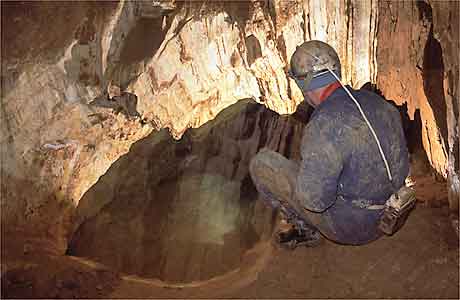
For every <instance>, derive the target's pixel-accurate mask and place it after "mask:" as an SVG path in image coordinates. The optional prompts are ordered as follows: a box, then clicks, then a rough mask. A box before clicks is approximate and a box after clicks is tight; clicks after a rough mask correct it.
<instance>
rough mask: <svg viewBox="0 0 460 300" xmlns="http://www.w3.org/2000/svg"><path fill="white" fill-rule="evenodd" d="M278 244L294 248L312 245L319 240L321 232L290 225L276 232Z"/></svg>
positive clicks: (316, 243)
mask: <svg viewBox="0 0 460 300" xmlns="http://www.w3.org/2000/svg"><path fill="white" fill-rule="evenodd" d="M276 238H277V242H278V244H279V245H280V246H281V247H283V248H287V249H291V250H293V249H295V248H297V247H299V246H305V247H314V246H317V245H319V243H320V242H321V234H320V233H319V231H318V230H317V229H314V228H310V227H304V228H300V227H299V226H295V225H292V227H291V228H289V229H288V230H284V231H279V232H278V233H277V236H276Z"/></svg>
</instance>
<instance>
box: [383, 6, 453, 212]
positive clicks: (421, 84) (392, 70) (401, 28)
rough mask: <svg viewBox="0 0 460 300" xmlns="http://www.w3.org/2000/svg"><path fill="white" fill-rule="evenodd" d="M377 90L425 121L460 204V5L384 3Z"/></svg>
mask: <svg viewBox="0 0 460 300" xmlns="http://www.w3.org/2000/svg"><path fill="white" fill-rule="evenodd" d="M378 10H379V20H378V22H379V25H378V27H379V30H378V35H377V43H378V47H377V64H378V73H377V82H376V83H377V86H378V88H379V89H380V90H381V91H382V93H383V94H384V95H385V97H386V98H387V99H392V100H394V101H395V102H396V103H397V104H399V105H401V104H404V103H406V104H407V108H408V113H409V116H410V117H411V118H412V119H413V118H414V114H415V112H416V111H417V110H419V112H420V116H421V120H422V143H423V148H424V149H425V152H426V154H427V157H428V159H429V161H430V164H431V165H432V167H433V168H434V169H435V171H436V173H437V174H439V175H440V176H439V177H443V178H447V179H448V181H449V184H448V185H449V201H450V206H451V208H452V210H458V199H459V169H458V168H459V167H458V166H459V153H458V152H459V150H458V149H459V148H458V116H459V115H458V104H459V86H458V82H459V61H458V51H459V46H460V45H459V2H458V1H429V2H427V1H418V2H415V1H414V2H411V1H379V7H378Z"/></svg>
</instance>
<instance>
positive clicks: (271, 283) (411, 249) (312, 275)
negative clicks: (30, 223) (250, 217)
mask: <svg viewBox="0 0 460 300" xmlns="http://www.w3.org/2000/svg"><path fill="white" fill-rule="evenodd" d="M416 190H417V195H418V199H419V203H418V205H417V208H416V209H415V210H414V211H413V212H412V214H411V215H410V217H409V219H408V221H407V223H406V224H405V226H404V227H403V228H402V229H401V230H400V231H399V232H398V233H397V234H395V235H394V236H392V237H383V238H381V239H380V240H378V241H375V242H373V243H370V244H368V245H365V246H359V247H355V246H342V245H337V244H334V243H332V242H329V241H327V240H324V241H323V242H322V244H321V245H319V246H318V247H315V248H302V247H300V248H297V249H295V250H294V251H291V250H285V249H280V248H279V247H277V246H275V245H274V244H273V243H272V242H262V243H260V244H258V245H257V246H256V247H255V248H253V249H252V250H250V251H249V253H248V254H247V255H246V257H245V258H244V259H243V261H242V264H241V267H240V268H239V269H237V270H234V271H232V272H230V273H228V274H225V275H221V276H220V277H217V278H213V279H211V280H207V281H204V282H196V283H193V282H192V283H188V284H184V285H180V284H176V285H165V283H164V282H160V281H156V280H151V279H143V278H139V277H135V276H127V275H124V274H120V273H117V272H114V271H112V270H110V269H109V268H107V267H105V266H103V265H100V264H97V263H94V262H92V261H88V260H85V259H82V258H77V257H71V256H62V255H52V254H50V253H52V249H49V247H51V246H49V245H48V244H47V243H46V241H43V240H42V241H40V243H41V244H36V243H34V242H33V239H27V238H26V237H27V236H28V235H27V234H26V233H17V232H16V233H14V236H10V235H9V234H4V236H2V262H1V263H2V270H1V271H2V272H1V274H2V278H1V284H2V298H38V297H46V298H221V297H227V298H228V297H232V298H235V297H236V298H329V297H332V298H356V297H360V298H387V297H389V298H456V299H458V298H459V248H458V247H459V244H458V242H459V241H458V234H457V233H456V232H455V230H454V228H453V226H452V224H451V220H450V218H449V216H448V209H447V207H446V206H445V205H443V201H444V200H445V196H446V195H445V184H443V183H439V182H436V181H435V180H434V179H433V178H432V177H431V176H425V177H421V178H417V180H416ZM26 242H27V244H28V245H29V246H28V247H27V248H26V247H25V246H24V245H25V243H26Z"/></svg>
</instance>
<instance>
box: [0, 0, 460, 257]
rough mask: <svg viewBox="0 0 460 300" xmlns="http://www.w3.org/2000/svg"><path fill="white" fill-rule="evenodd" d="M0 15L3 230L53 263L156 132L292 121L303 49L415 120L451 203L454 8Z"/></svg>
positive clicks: (214, 5) (90, 7)
mask: <svg viewBox="0 0 460 300" xmlns="http://www.w3.org/2000/svg"><path fill="white" fill-rule="evenodd" d="M1 7H2V74H1V76H2V100H1V101H2V103H1V104H2V105H1V119H0V124H1V126H0V128H1V131H0V132H1V134H0V143H1V146H2V147H1V158H2V183H1V184H2V199H1V208H2V222H3V223H5V224H7V225H8V226H6V227H5V228H9V229H11V228H14V226H24V225H30V226H31V227H32V228H34V229H37V230H36V232H37V234H38V233H40V234H43V235H44V236H46V238H52V239H55V240H56V243H57V246H58V247H59V249H60V250H61V252H62V251H63V250H64V249H65V245H66V242H67V240H66V239H67V234H68V231H69V230H70V228H72V226H71V225H72V224H71V223H72V221H71V219H70V216H71V215H72V214H73V212H74V210H75V208H76V206H77V205H78V203H79V202H80V199H81V198H82V196H83V195H84V194H85V192H86V191H88V190H89V189H90V188H91V186H93V185H94V184H95V183H96V182H97V180H98V179H99V178H100V177H101V176H102V175H103V174H104V173H105V172H106V171H107V170H108V169H109V167H110V166H111V164H112V163H113V162H115V161H116V160H117V159H119V158H120V157H121V156H122V155H124V154H125V153H127V152H128V151H129V149H130V147H131V145H132V144H133V143H134V142H136V141H138V140H140V139H141V138H143V137H145V136H147V135H148V134H150V133H151V132H152V130H153V129H155V128H168V129H169V131H170V133H171V134H172V135H173V136H174V137H175V138H180V137H181V136H182V135H183V134H184V132H185V130H186V129H187V128H190V127H199V126H201V125H202V124H204V123H206V122H207V121H209V120H211V119H213V118H214V117H215V116H216V115H217V114H218V113H219V112H220V111H221V110H222V109H224V108H226V107H228V106H229V105H231V104H233V103H235V102H237V101H239V100H240V99H243V98H253V99H256V101H258V102H260V103H264V104H265V105H266V106H267V107H268V108H270V109H272V110H274V111H276V112H278V113H281V114H283V113H292V112H293V111H294V110H295V109H296V106H297V104H298V103H299V102H300V101H301V98H302V97H301V94H300V92H299V90H298V89H297V87H296V86H295V84H294V82H293V81H292V80H290V79H288V78H287V77H286V71H287V67H288V60H289V57H290V55H291V54H292V53H293V51H294V50H295V46H296V45H298V44H300V43H301V42H303V41H304V40H309V39H321V40H325V41H327V42H330V43H331V44H332V45H333V46H334V47H335V48H336V49H337V51H338V53H339V55H340V57H341V59H342V62H343V65H344V67H343V69H344V74H343V76H344V79H345V81H346V82H349V83H351V84H352V85H354V86H361V85H362V84H363V83H365V82H368V81H370V82H372V83H377V84H378V87H379V88H380V89H381V90H382V91H383V92H384V94H385V96H386V97H387V98H389V99H394V100H395V101H396V102H398V103H403V102H407V103H408V106H409V111H410V113H411V114H413V113H414V112H415V110H416V109H420V111H421V116H422V121H423V145H424V147H425V149H426V151H427V153H428V157H429V160H430V163H431V164H432V166H433V167H434V168H435V169H436V170H437V172H439V173H440V174H441V175H442V176H444V177H448V178H449V181H450V188H451V199H453V200H452V201H451V202H452V207H455V203H458V190H459V179H458V177H459V176H458V161H459V158H458V99H459V97H458V96H459V95H458V56H457V55H456V54H457V53H458V26H457V25H456V22H457V23H458V2H455V1H454V2H437V1H433V3H431V4H430V3H426V2H406V1H404V2H394V1H391V2H387V1H380V2H376V1H357V0H356V1H345V0H342V1H338V2H337V1H335V0H334V1H245V2H227V1H224V2H217V1H216V2H214V1H203V2H201V1H151V2H150V1H120V2H103V1H101V2H59V3H56V2H2V3H1ZM377 20H378V32H377ZM408 49H409V50H408ZM441 54H442V55H441ZM377 65H378V73H377ZM377 74H378V76H377ZM376 76H377V77H376ZM376 78H377V79H376ZM110 82H111V83H112V84H113V85H116V86H119V87H120V88H121V91H120V95H121V93H122V92H125V93H130V94H127V95H135V96H136V98H134V97H131V98H130V99H135V101H136V103H135V104H136V105H135V107H134V110H133V105H132V104H133V103H134V102H130V104H126V103H125V102H123V103H125V104H121V103H118V102H117V99H114V98H116V97H114V98H112V94H110V95H111V97H110V99H109V97H108V93H107V87H108V85H109V83H110ZM119 100H120V99H119ZM120 101H122V100H120ZM133 101H134V100H133ZM125 106H126V107H125ZM124 107H125V108H124ZM128 107H129V108H128ZM116 112H122V113H121V114H117V113H116ZM137 113H139V114H140V117H136V116H137ZM455 199H457V200H455ZM455 201H457V202H455ZM39 224H40V225H39ZM36 226H38V227H36ZM40 226H42V227H40Z"/></svg>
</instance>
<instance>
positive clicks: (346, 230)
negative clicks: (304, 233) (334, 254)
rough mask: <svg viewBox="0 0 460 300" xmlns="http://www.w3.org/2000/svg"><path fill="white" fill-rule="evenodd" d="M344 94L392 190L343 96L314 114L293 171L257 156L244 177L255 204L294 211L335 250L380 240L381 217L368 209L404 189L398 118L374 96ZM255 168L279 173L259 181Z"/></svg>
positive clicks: (337, 94) (277, 159)
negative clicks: (250, 184) (250, 183)
mask: <svg viewBox="0 0 460 300" xmlns="http://www.w3.org/2000/svg"><path fill="white" fill-rule="evenodd" d="M347 88H348V89H349V90H350V91H351V92H352V94H353V96H354V97H355V98H356V100H357V101H358V102H359V103H360V104H361V106H362V109H363V110H364V112H365V114H366V116H367V118H368V119H369V121H370V123H371V125H372V126H373V128H374V130H375V132H376V134H377V136H378V138H379V140H380V143H381V146H382V148H383V151H384V153H385V155H386V158H387V161H388V164H389V166H390V169H391V172H392V175H393V185H392V184H391V183H390V181H389V179H388V176H387V172H386V169H385V165H384V163H383V160H382V157H381V156H380V153H379V150H378V147H377V143H376V141H375V139H374V138H373V136H372V134H371V132H370V130H369V128H368V127H367V125H366V123H365V121H364V119H363V117H362V116H361V114H360V113H359V110H358V108H357V107H356V105H355V103H354V102H353V101H352V100H351V99H350V97H349V96H348V95H347V94H346V92H345V91H344V89H343V88H338V89H336V90H335V91H334V92H333V93H332V94H331V95H330V96H329V97H328V98H327V99H326V100H325V101H323V102H322V103H321V104H320V105H319V106H318V107H317V108H316V109H315V111H314V113H313V115H312V117H311V118H310V121H309V123H308V124H307V126H306V127H305V129H304V132H303V137H302V143H301V149H300V150H301V156H302V160H301V162H300V165H297V164H296V163H294V162H293V161H290V160H287V159H286V158H284V157H282V156H281V155H280V154H278V153H274V152H272V151H269V150H262V151H260V152H259V154H257V155H256V156H255V157H254V159H253V160H252V161H251V165H250V171H251V176H252V178H253V181H254V183H255V184H256V187H257V189H258V191H259V193H260V194H261V197H262V199H264V200H265V201H267V202H268V203H270V204H271V205H272V206H279V205H281V206H283V207H287V208H288V210H294V211H295V214H296V215H297V216H298V217H300V218H301V219H303V220H305V222H307V223H309V224H311V225H313V226H315V227H316V228H317V229H319V230H320V232H321V233H322V234H323V235H325V236H326V237H327V238H329V239H331V240H334V241H336V242H338V243H343V244H364V243H368V242H370V241H373V240H375V239H377V238H378V237H380V236H381V233H380V232H379V230H378V228H377V226H378V221H379V218H380V216H381V214H382V209H378V210H373V209H368V207H369V206H371V205H382V204H384V203H385V201H386V200H387V199H388V198H389V197H390V195H391V194H392V193H393V192H395V190H396V189H398V188H400V187H401V186H402V185H403V184H404V180H405V178H406V177H407V175H408V173H409V158H408V151H407V146H406V141H405V138H404V133H403V129H402V125H401V117H400V115H399V112H398V110H397V109H396V108H395V107H393V106H392V105H391V104H390V103H388V102H387V101H385V100H384V99H383V98H381V97H380V96H378V95H377V94H374V93H372V92H369V91H366V90H359V91H358V90H353V89H351V88H350V87H348V86H347ZM260 166H262V167H266V166H269V167H270V168H271V170H278V171H276V172H275V173H274V174H273V176H267V174H265V179H264V176H262V175H263V174H262V173H263V172H264V171H262V172H261V171H260V170H262V169H263V168H262V169H261V168H259V167H260ZM284 175H285V176H284ZM283 176H284V177H283ZM270 177H275V178H274V179H273V181H270V179H269V178H270ZM288 177H291V178H288ZM267 178H268V179H267ZM286 180H287V181H288V182H290V184H291V186H290V189H291V190H292V191H291V192H289V191H288V190H289V189H286V186H287V185H288V184H286ZM277 182H278V183H277ZM283 182H284V183H283ZM283 184H284V186H283ZM286 191H288V192H286ZM287 194H289V195H287Z"/></svg>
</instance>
